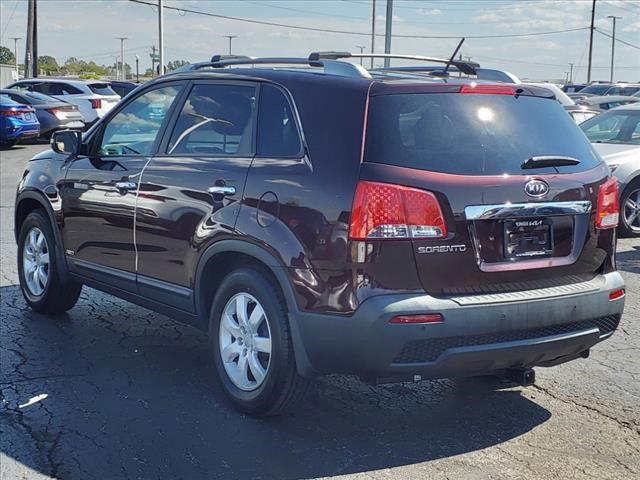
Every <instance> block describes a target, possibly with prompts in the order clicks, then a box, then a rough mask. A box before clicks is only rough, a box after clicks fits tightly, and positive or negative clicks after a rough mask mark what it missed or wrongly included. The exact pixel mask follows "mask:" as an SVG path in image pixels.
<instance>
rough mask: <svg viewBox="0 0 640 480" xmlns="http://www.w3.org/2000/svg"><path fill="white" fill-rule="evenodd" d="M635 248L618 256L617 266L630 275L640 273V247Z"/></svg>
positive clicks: (619, 253)
mask: <svg viewBox="0 0 640 480" xmlns="http://www.w3.org/2000/svg"><path fill="white" fill-rule="evenodd" d="M633 248H634V250H627V251H625V252H618V253H617V254H616V264H617V266H618V269H619V270H623V271H625V272H629V273H640V247H633Z"/></svg>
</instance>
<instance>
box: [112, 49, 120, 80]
mask: <svg viewBox="0 0 640 480" xmlns="http://www.w3.org/2000/svg"><path fill="white" fill-rule="evenodd" d="M113 58H114V60H115V61H116V80H117V79H118V78H120V67H119V66H118V63H120V59H119V57H118V56H117V55H114V56H113Z"/></svg>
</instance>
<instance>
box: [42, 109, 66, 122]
mask: <svg viewBox="0 0 640 480" xmlns="http://www.w3.org/2000/svg"><path fill="white" fill-rule="evenodd" d="M47 112H49V113H51V114H53V115H54V116H55V117H56V118H57V119H58V120H66V119H67V118H68V116H67V114H68V110H66V109H62V108H47Z"/></svg>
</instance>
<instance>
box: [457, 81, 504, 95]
mask: <svg viewBox="0 0 640 480" xmlns="http://www.w3.org/2000/svg"><path fill="white" fill-rule="evenodd" d="M516 90H517V88H516V87H513V86H509V85H483V84H477V83H475V82H472V83H468V84H465V85H462V87H460V93H480V94H486V95H515V94H516Z"/></svg>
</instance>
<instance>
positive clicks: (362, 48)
mask: <svg viewBox="0 0 640 480" xmlns="http://www.w3.org/2000/svg"><path fill="white" fill-rule="evenodd" d="M355 47H356V48H359V49H360V53H363V52H364V49H365V48H367V46H366V45H356V46H355ZM360 65H362V57H360Z"/></svg>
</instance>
